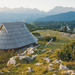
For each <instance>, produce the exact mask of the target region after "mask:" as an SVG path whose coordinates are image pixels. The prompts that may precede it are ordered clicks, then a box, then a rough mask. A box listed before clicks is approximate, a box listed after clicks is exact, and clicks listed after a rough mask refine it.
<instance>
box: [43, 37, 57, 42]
mask: <svg viewBox="0 0 75 75" xmlns="http://www.w3.org/2000/svg"><path fill="white" fill-rule="evenodd" d="M52 38H53V41H56V37H51V36H45V37H44V40H45V41H50V40H51V39H52Z"/></svg>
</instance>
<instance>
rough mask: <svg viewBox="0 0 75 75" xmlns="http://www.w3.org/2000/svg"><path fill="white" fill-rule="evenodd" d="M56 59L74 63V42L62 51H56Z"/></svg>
mask: <svg viewBox="0 0 75 75" xmlns="http://www.w3.org/2000/svg"><path fill="white" fill-rule="evenodd" d="M56 57H57V58H58V59H61V60H63V61H75V42H71V43H69V44H66V45H65V46H64V47H63V48H62V49H60V50H56Z"/></svg>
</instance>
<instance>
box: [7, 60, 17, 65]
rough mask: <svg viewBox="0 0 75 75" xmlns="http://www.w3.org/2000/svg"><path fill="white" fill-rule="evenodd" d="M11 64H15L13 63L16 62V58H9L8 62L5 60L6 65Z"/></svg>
mask: <svg viewBox="0 0 75 75" xmlns="http://www.w3.org/2000/svg"><path fill="white" fill-rule="evenodd" d="M11 64H12V65H13V66H15V64H16V60H14V59H10V60H9V61H8V62H7V66H9V65H11Z"/></svg>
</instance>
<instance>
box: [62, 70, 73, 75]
mask: <svg viewBox="0 0 75 75" xmlns="http://www.w3.org/2000/svg"><path fill="white" fill-rule="evenodd" d="M62 73H65V74H72V73H74V71H73V70H67V71H62Z"/></svg>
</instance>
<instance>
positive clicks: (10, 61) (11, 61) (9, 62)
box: [7, 56, 34, 66]
mask: <svg viewBox="0 0 75 75" xmlns="http://www.w3.org/2000/svg"><path fill="white" fill-rule="evenodd" d="M16 57H19V59H20V60H22V59H26V60H28V61H31V60H33V59H34V58H32V57H30V56H16ZM16 57H12V58H10V60H9V61H8V62H7V66H8V65H10V64H12V65H13V66H15V64H16V59H15V58H16Z"/></svg>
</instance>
